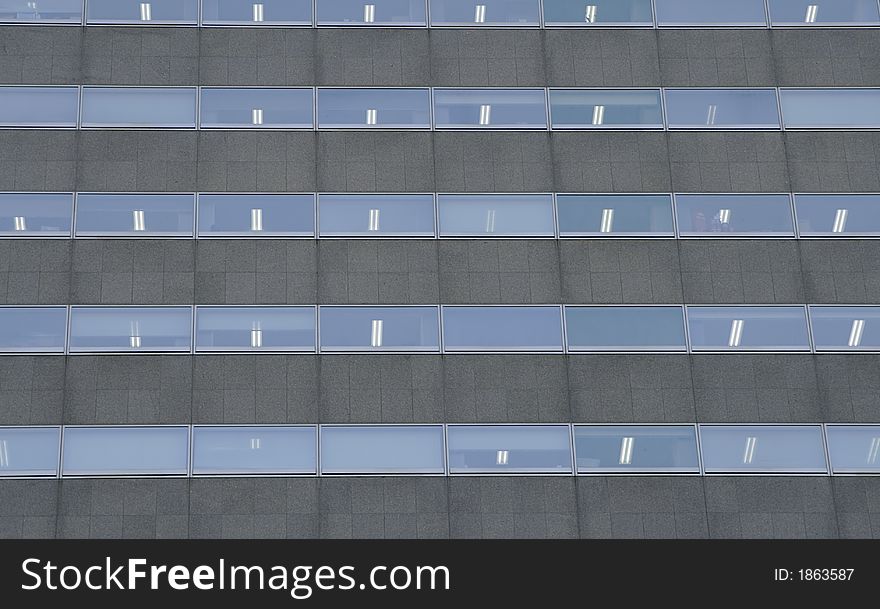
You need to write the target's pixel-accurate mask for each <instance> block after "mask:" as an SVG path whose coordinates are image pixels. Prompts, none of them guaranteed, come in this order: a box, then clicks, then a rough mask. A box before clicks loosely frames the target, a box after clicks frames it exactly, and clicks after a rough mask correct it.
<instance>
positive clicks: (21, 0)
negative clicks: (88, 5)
mask: <svg viewBox="0 0 880 609" xmlns="http://www.w3.org/2000/svg"><path fill="white" fill-rule="evenodd" d="M82 9H83V0H39V2H34V0H3V2H2V3H0V21H3V22H7V23H9V22H11V23H82Z"/></svg>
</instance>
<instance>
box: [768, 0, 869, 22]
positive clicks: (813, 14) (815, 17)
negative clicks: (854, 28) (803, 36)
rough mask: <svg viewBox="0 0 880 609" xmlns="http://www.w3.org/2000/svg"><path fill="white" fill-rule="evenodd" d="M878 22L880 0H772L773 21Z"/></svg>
mask: <svg viewBox="0 0 880 609" xmlns="http://www.w3.org/2000/svg"><path fill="white" fill-rule="evenodd" d="M878 22H880V5H878V4H877V0H770V23H772V24H773V25H789V26H791V25H805V26H810V25H814V26H828V25H871V24H876V23H878Z"/></svg>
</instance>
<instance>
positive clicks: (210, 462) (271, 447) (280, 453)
mask: <svg viewBox="0 0 880 609" xmlns="http://www.w3.org/2000/svg"><path fill="white" fill-rule="evenodd" d="M317 435H318V434H317V429H316V428H315V427H314V426H302V427H270V426H261V425H254V426H250V427H203V426H201V425H195V426H193V474H194V475H218V474H226V475H233V474H244V475H251V476H253V475H271V474H314V473H316V471H317V459H318V456H317V455H318V447H317V442H318V440H317Z"/></svg>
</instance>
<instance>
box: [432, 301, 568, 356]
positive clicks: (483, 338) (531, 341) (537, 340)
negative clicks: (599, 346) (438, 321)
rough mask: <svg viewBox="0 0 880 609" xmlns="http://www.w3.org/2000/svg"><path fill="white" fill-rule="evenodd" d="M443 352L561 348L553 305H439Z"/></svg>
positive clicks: (558, 317) (558, 315) (558, 319)
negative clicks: (441, 308)
mask: <svg viewBox="0 0 880 609" xmlns="http://www.w3.org/2000/svg"><path fill="white" fill-rule="evenodd" d="M443 348H444V350H446V351H562V314H561V311H560V309H559V307H555V306H529V307H443Z"/></svg>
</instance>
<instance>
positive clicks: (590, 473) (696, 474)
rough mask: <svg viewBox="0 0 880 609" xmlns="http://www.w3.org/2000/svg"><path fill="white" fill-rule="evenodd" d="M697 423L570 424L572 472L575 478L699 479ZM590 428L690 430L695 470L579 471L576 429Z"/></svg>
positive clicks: (597, 469) (700, 456)
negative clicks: (681, 477)
mask: <svg viewBox="0 0 880 609" xmlns="http://www.w3.org/2000/svg"><path fill="white" fill-rule="evenodd" d="M697 425H698V424H697V423H669V422H663V423H608V422H602V423H572V424H571V446H572V454H573V459H574V471H575V476H585V477H594V478H595V477H618V476H619V477H634V476H635V477H640V478H641V477H652V476H664V477H667V476H683V477H691V478H693V477H701V476H703V475H704V473H703V454H702V451H701V450H700V437H699V434H698V432H697ZM592 427H615V428H627V427H633V428H646V427H647V428H651V429H654V428H659V427H679V428H686V429H690V430H691V431H692V432H693V434H694V435H693V439H694V451H695V456H696V462H697V463H696V469H695V470H694V471H672V470H669V469H666V470H662V469H659V468H655V469H654V470H648V469H638V468H632V469H624V468H623V467H616V468H595V469H596V471H581V470H580V468H579V467H578V464H577V459H578V454H577V430H578V428H587V429H589V428H592Z"/></svg>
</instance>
